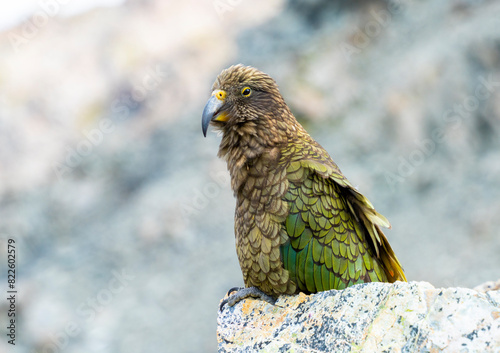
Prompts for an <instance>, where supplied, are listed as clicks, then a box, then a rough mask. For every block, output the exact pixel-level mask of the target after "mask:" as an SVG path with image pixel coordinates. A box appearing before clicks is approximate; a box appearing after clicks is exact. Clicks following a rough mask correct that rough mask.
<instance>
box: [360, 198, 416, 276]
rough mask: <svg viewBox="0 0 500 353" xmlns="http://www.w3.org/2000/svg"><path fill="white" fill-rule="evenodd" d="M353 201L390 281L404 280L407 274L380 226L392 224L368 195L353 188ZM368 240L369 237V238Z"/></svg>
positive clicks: (386, 226) (385, 226)
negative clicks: (376, 207) (371, 201)
mask: <svg viewBox="0 0 500 353" xmlns="http://www.w3.org/2000/svg"><path fill="white" fill-rule="evenodd" d="M351 191H352V192H351V195H352V196H353V197H352V198H351V200H352V201H351V202H352V203H353V208H354V209H355V214H356V216H357V217H358V218H359V219H360V220H361V221H362V222H363V224H364V226H365V229H366V231H367V232H368V234H369V235H370V237H369V239H370V240H371V244H372V245H373V250H374V251H375V254H376V255H377V258H379V259H380V261H381V264H382V267H383V268H384V271H385V273H386V276H387V279H388V281H389V282H391V283H392V282H395V281H404V282H406V276H405V274H404V272H403V267H402V266H401V263H400V262H399V260H398V258H397V257H396V255H395V254H394V251H393V250H392V247H391V245H390V244H389V241H388V240H387V238H386V236H385V234H384V232H382V230H381V229H380V227H384V228H391V224H390V223H389V221H388V220H387V218H385V217H384V216H383V215H381V214H380V213H378V212H377V211H375V209H374V208H373V205H372V204H371V203H370V202H369V201H368V199H367V198H366V197H364V196H363V195H361V194H360V193H359V192H357V191H356V190H353V189H351ZM367 240H368V239H367Z"/></svg>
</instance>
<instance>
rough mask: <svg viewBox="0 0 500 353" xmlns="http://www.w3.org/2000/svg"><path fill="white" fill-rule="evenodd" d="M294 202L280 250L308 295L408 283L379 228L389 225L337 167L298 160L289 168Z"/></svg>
mask: <svg viewBox="0 0 500 353" xmlns="http://www.w3.org/2000/svg"><path fill="white" fill-rule="evenodd" d="M287 176H288V180H289V189H288V192H287V194H286V196H285V199H286V201H287V202H289V204H290V211H289V214H288V216H287V218H286V222H285V225H284V227H285V229H286V232H287V234H288V236H289V241H288V242H287V243H285V244H283V245H282V246H281V256H282V260H283V265H284V268H285V269H287V270H288V271H289V275H290V278H292V279H293V280H294V281H295V283H296V284H297V286H298V288H299V289H300V290H301V291H304V292H310V293H314V292H317V291H322V290H329V289H343V288H346V287H348V286H351V285H353V284H357V283H363V282H373V281H377V282H378V281H382V282H394V281H395V280H406V278H405V277H404V274H403V271H402V269H401V265H400V264H399V262H398V260H397V258H396V257H395V255H394V252H393V251H392V249H391V248H390V245H389V243H388V241H387V239H386V238H385V236H384V234H383V233H382V231H381V230H380V228H379V226H385V227H390V224H389V222H388V221H387V219H386V218H385V217H383V216H382V215H380V214H378V213H377V212H376V211H375V210H374V208H373V206H372V205H371V204H370V202H369V201H368V200H367V199H366V198H365V197H364V196H363V195H361V194H360V193H359V192H357V191H356V190H355V189H354V188H353V187H352V186H351V184H350V183H349V181H347V179H345V177H344V176H343V175H342V173H341V172H340V170H338V168H337V167H336V165H335V164H334V163H333V162H331V165H325V164H323V163H320V161H317V160H299V161H293V162H291V163H290V165H289V167H288V168H287Z"/></svg>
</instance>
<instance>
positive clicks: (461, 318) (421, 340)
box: [217, 281, 500, 353]
mask: <svg viewBox="0 0 500 353" xmlns="http://www.w3.org/2000/svg"><path fill="white" fill-rule="evenodd" d="M499 284H500V281H498V282H497V283H489V284H488V286H483V287H482V288H483V289H484V290H483V289H480V290H473V289H467V288H434V287H433V286H432V285H431V284H429V283H427V282H410V283H403V282H396V283H394V284H391V283H365V284H360V285H356V286H353V287H350V288H347V289H345V290H339V291H337V290H331V291H326V292H320V293H316V294H311V295H305V294H303V293H300V294H298V295H294V296H281V297H280V298H279V299H278V301H277V302H276V305H275V306H273V305H270V304H268V303H265V302H263V301H260V300H255V299H246V300H244V301H242V302H240V303H238V304H236V305H235V306H234V307H227V306H226V307H224V310H223V311H222V312H219V316H218V319H217V323H218V328H217V341H218V345H219V352H256V351H259V352H260V351H263V352H290V351H292V352H433V353H434V352H499V351H500V291H499V290H498V285H499ZM488 288H494V289H495V290H490V289H488Z"/></svg>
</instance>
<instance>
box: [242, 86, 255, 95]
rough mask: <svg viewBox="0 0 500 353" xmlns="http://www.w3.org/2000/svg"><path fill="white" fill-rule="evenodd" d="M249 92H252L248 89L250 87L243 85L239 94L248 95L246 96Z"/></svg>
mask: <svg viewBox="0 0 500 353" xmlns="http://www.w3.org/2000/svg"><path fill="white" fill-rule="evenodd" d="M251 93H252V90H251V89H250V87H245V88H243V89H242V90H241V95H242V96H243V97H248V96H250V94H251Z"/></svg>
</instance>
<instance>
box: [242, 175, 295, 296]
mask: <svg viewBox="0 0 500 353" xmlns="http://www.w3.org/2000/svg"><path fill="white" fill-rule="evenodd" d="M247 175H248V176H247V178H246V180H245V182H244V183H242V186H241V189H240V191H239V192H238V194H237V204H236V213H235V234H236V249H237V254H238V259H239V261H240V266H241V269H242V272H243V278H244V281H245V285H246V286H255V287H258V288H259V289H261V290H262V291H264V292H265V293H268V294H270V295H274V296H276V295H279V294H283V293H288V292H290V291H293V290H294V288H291V287H290V284H289V279H288V272H287V271H286V270H285V269H284V268H283V263H282V261H281V257H280V247H281V244H283V243H284V242H285V241H286V239H287V237H288V236H287V235H286V231H285V229H284V223H285V219H286V216H287V215H288V210H289V205H288V203H287V201H286V200H285V194H286V192H287V189H288V181H287V179H286V171H285V168H276V169H274V170H273V171H272V172H268V173H260V170H252V169H250V168H249V170H248V173H247Z"/></svg>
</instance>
